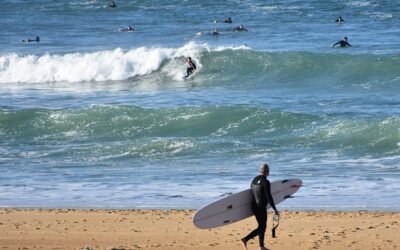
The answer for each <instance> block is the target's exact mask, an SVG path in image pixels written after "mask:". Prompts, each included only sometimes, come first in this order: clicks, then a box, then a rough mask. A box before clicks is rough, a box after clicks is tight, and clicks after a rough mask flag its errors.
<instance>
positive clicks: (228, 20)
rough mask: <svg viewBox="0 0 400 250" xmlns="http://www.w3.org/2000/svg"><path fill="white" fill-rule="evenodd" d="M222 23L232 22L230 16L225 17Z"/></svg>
mask: <svg viewBox="0 0 400 250" xmlns="http://www.w3.org/2000/svg"><path fill="white" fill-rule="evenodd" d="M224 23H232V18H230V17H228V19H226V20H225V21H224Z"/></svg>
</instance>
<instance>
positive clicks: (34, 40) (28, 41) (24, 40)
mask: <svg viewBox="0 0 400 250" xmlns="http://www.w3.org/2000/svg"><path fill="white" fill-rule="evenodd" d="M22 42H23V43H30V42H40V37H38V36H37V37H36V39H23V40H22Z"/></svg>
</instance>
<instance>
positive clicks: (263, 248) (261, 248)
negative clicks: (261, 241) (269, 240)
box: [260, 247, 269, 250]
mask: <svg viewBox="0 0 400 250" xmlns="http://www.w3.org/2000/svg"><path fill="white" fill-rule="evenodd" d="M260 250H269V249H268V248H266V247H260Z"/></svg>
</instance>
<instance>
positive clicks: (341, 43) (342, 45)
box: [332, 36, 351, 48]
mask: <svg viewBox="0 0 400 250" xmlns="http://www.w3.org/2000/svg"><path fill="white" fill-rule="evenodd" d="M336 45H340V47H342V48H343V47H346V46H351V44H350V43H349V42H348V41H347V36H346V37H344V38H343V39H342V40H340V41H339V42H337V43H334V44H333V45H332V48H333V47H335V46H336Z"/></svg>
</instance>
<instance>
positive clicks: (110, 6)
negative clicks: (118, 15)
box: [108, 1, 117, 8]
mask: <svg viewBox="0 0 400 250" xmlns="http://www.w3.org/2000/svg"><path fill="white" fill-rule="evenodd" d="M108 7H109V8H115V7H117V4H116V3H115V1H112V2H111V3H110V4H109V5H108Z"/></svg>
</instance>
